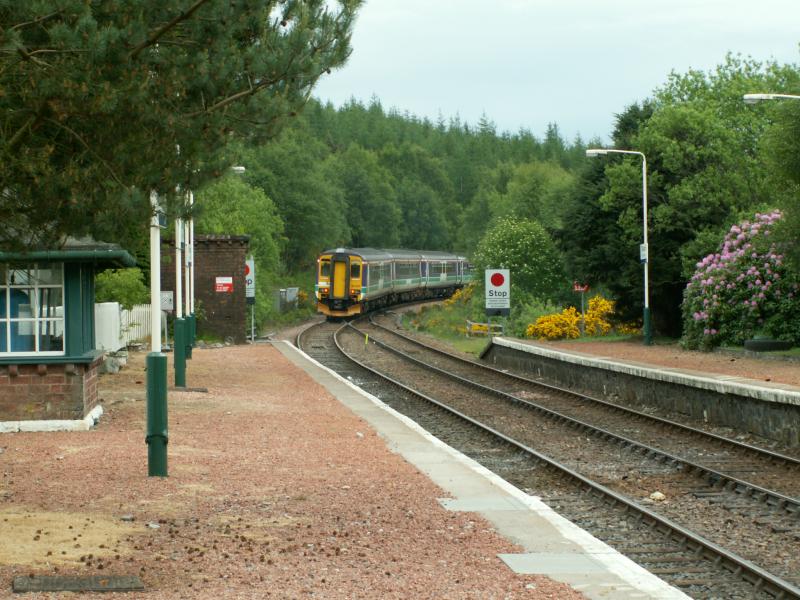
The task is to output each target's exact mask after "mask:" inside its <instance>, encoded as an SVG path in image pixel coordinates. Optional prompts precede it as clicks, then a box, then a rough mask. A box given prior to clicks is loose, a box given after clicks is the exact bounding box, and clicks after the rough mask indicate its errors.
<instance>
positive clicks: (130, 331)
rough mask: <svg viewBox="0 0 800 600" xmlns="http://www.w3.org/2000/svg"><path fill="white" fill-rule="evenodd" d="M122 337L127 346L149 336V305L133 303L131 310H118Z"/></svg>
mask: <svg viewBox="0 0 800 600" xmlns="http://www.w3.org/2000/svg"><path fill="white" fill-rule="evenodd" d="M120 329H121V331H122V339H123V341H124V342H125V345H126V346H127V345H128V344H130V343H131V342H142V341H145V340H147V339H149V338H150V331H151V329H150V305H149V304H135V305H134V307H133V308H132V309H131V310H125V309H122V310H121V311H120Z"/></svg>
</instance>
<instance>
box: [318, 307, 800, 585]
mask: <svg viewBox="0 0 800 600" xmlns="http://www.w3.org/2000/svg"><path fill="white" fill-rule="evenodd" d="M347 327H351V328H352V329H354V330H355V331H358V329H356V328H355V327H353V326H352V325H351V324H349V323H346V324H345V325H343V326H342V327H341V328H340V329H339V330H337V331H336V332H335V333H334V335H333V339H334V343H335V344H336V347H337V348H338V350H339V352H341V353H342V354H343V355H344V356H345V357H347V358H348V359H349V360H350V361H352V362H353V363H354V364H356V365H358V366H359V367H361V368H363V369H365V370H366V371H369V372H370V373H372V374H373V375H375V376H376V377H378V378H380V379H382V380H384V381H387V382H389V383H390V384H392V385H394V386H396V387H398V388H400V389H402V390H403V391H405V392H406V393H409V394H411V395H412V396H414V397H417V398H420V399H422V400H424V401H426V402H428V403H430V404H432V405H434V406H436V407H438V408H440V409H441V410H443V411H445V412H446V413H448V414H451V415H453V416H455V417H456V418H458V419H460V420H463V421H465V422H467V423H469V424H470V425H472V426H473V427H475V428H477V429H479V430H480V431H483V432H485V433H487V434H489V435H491V436H493V437H495V438H497V439H499V440H502V441H503V442H504V443H506V444H508V445H510V446H512V447H514V448H516V449H518V450H519V451H521V452H523V453H525V454H527V455H528V456H530V457H532V458H533V459H535V460H536V461H538V462H540V463H542V464H544V465H546V466H547V467H548V468H551V469H553V470H555V471H556V472H558V473H561V474H564V475H566V476H568V477H569V478H571V479H572V480H574V481H577V482H578V483H579V484H580V486H582V487H583V488H584V489H585V490H587V491H590V492H591V493H593V494H594V495H596V496H598V497H602V498H604V499H607V500H608V501H609V503H610V504H611V505H612V506H615V505H617V504H619V505H620V506H622V507H623V509H624V511H625V512H626V513H628V512H632V513H634V514H635V515H636V516H637V520H638V521H643V522H644V523H645V524H647V525H648V526H649V527H650V528H651V529H652V530H654V531H657V532H659V533H660V534H662V535H663V536H665V537H667V538H668V539H669V540H671V541H673V542H676V543H679V544H682V545H683V546H684V547H685V548H686V549H687V550H689V551H692V552H694V553H695V554H696V555H697V556H698V557H702V558H705V559H707V560H709V561H710V562H712V563H714V564H715V565H721V566H723V567H724V568H725V569H726V570H728V571H729V572H731V573H733V574H734V575H736V576H738V577H740V578H741V579H742V580H744V581H746V582H748V583H750V584H751V585H753V586H754V587H755V588H756V589H763V590H764V591H766V592H767V593H769V594H771V595H773V596H775V597H776V598H778V599H779V600H788V599H796V600H800V588H798V587H796V586H794V585H793V584H792V583H790V582H788V581H785V580H783V579H781V578H780V577H777V576H776V575H773V574H772V573H770V572H769V571H766V570H765V569H763V568H761V567H759V566H758V565H756V564H754V563H752V562H751V561H749V560H747V559H745V558H743V557H741V556H738V555H737V554H735V553H733V552H730V551H728V550H726V549H725V548H723V547H721V546H719V545H717V544H715V543H714V542H712V541H710V540H707V539H706V538H704V537H703V536H701V535H698V534H696V533H694V532H692V531H690V530H688V529H686V528H684V527H682V526H681V525H679V524H677V523H674V522H673V521H671V520H670V519H667V518H666V517H663V516H661V515H659V514H657V513H654V512H652V511H650V510H648V509H646V508H644V507H642V506H639V505H638V504H637V503H635V502H633V501H632V500H630V499H628V498H626V497H625V496H623V495H621V494H619V493H617V492H615V491H613V490H611V489H609V488H607V487H605V486H603V485H602V484H599V483H597V482H595V481H592V480H591V479H589V478H588V477H585V476H584V475H581V474H580V473H578V472H577V471H574V470H573V469H570V468H569V467H567V466H565V465H562V464H561V463H559V462H558V461H556V460H554V459H552V458H550V457H548V456H546V455H544V454H542V453H540V452H538V451H536V450H534V449H533V448H530V447H528V446H526V445H524V444H521V443H519V442H517V441H516V440H514V439H513V438H510V437H508V436H506V435H505V434H503V433H501V432H499V431H496V430H495V429H493V428H491V427H488V426H486V425H484V424H483V423H480V422H479V421H476V420H475V419H473V418H471V417H469V416H467V415H465V414H462V413H461V412H459V411H457V410H455V409H452V408H450V407H449V406H447V405H446V404H443V403H441V402H439V401H438V400H436V399H434V398H431V397H429V396H427V395H425V394H423V393H421V392H419V391H417V390H414V389H413V388H411V387H409V386H407V385H405V384H403V383H402V382H400V381H397V380H396V379H394V378H392V377H389V376H388V375H385V374H383V373H381V372H380V371H377V370H376V369H373V368H372V367H369V366H367V365H366V364H364V363H362V362H360V361H358V360H356V359H355V358H354V357H352V356H350V355H349V354H348V353H347V352H346V351H345V350H344V348H343V347H342V345H341V343H340V342H339V339H338V336H339V333H341V332H342V331H343V330H344V329H346V328H347Z"/></svg>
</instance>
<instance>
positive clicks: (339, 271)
mask: <svg viewBox="0 0 800 600" xmlns="http://www.w3.org/2000/svg"><path fill="white" fill-rule="evenodd" d="M332 296H333V297H334V298H346V297H347V264H346V263H344V262H341V261H336V262H334V263H333V294H332Z"/></svg>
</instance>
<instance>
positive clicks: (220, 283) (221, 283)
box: [214, 277, 233, 294]
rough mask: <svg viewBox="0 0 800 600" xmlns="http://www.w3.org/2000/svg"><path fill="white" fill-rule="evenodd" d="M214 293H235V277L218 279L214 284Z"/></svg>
mask: <svg viewBox="0 0 800 600" xmlns="http://www.w3.org/2000/svg"><path fill="white" fill-rule="evenodd" d="M214 291H215V292H222V293H224V294H232V293H233V277H217V279H216V281H215V282H214Z"/></svg>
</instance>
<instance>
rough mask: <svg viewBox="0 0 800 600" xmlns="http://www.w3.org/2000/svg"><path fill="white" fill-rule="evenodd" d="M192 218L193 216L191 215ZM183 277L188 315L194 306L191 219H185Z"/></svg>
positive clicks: (185, 312)
mask: <svg viewBox="0 0 800 600" xmlns="http://www.w3.org/2000/svg"><path fill="white" fill-rule="evenodd" d="M189 196H190V197H191V192H189ZM190 218H191V217H190ZM183 241H184V244H183V262H184V265H183V267H184V268H183V277H184V284H185V285H184V290H186V293H185V294H184V311H183V312H184V314H186V315H187V316H188V315H190V314H192V307H191V304H190V300H189V295H190V294H189V292H190V288H191V282H190V281H189V270H190V269H191V266H192V262H193V256H192V251H193V248H192V245H191V241H190V239H189V220H185V221H183Z"/></svg>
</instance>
